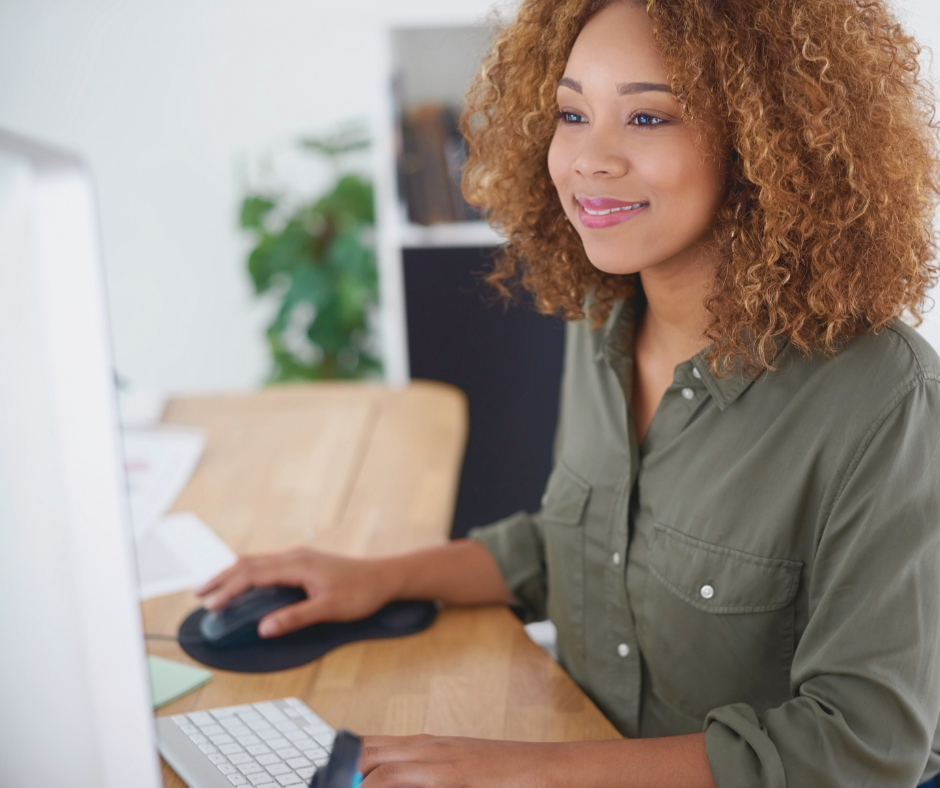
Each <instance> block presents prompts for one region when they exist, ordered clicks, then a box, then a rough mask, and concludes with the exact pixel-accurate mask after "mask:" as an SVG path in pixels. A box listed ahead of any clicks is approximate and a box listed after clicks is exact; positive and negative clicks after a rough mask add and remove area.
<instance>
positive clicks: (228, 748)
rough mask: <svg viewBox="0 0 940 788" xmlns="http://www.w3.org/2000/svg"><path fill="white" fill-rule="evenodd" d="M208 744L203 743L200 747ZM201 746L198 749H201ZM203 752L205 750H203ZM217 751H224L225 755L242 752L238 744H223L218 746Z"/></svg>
mask: <svg viewBox="0 0 940 788" xmlns="http://www.w3.org/2000/svg"><path fill="white" fill-rule="evenodd" d="M207 746H209V745H206V744H203V745H202V747H207ZM202 747H200V748H199V749H200V750H202ZM203 752H205V750H203ZM219 752H221V753H224V754H225V755H232V754H234V753H236V752H244V750H243V749H242V746H241V745H240V744H223V745H222V746H221V747H219Z"/></svg>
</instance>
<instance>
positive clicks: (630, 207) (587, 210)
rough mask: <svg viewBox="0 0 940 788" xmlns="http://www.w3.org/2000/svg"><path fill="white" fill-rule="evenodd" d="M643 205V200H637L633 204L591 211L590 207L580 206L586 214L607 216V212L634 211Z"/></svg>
mask: <svg viewBox="0 0 940 788" xmlns="http://www.w3.org/2000/svg"><path fill="white" fill-rule="evenodd" d="M644 205H646V203H645V202H637V203H634V204H633V205H624V206H621V207H620V208H608V209H607V210H606V211H592V210H591V209H590V208H585V207H584V206H583V205H582V206H581V207H582V208H584V212H585V213H586V214H587V215H588V216H607V214H609V213H616V212H617V211H635V210H636V209H637V208H642V207H643V206H644Z"/></svg>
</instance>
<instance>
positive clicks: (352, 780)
mask: <svg viewBox="0 0 940 788" xmlns="http://www.w3.org/2000/svg"><path fill="white" fill-rule="evenodd" d="M360 749H361V741H360V739H359V737H358V736H356V734H354V733H350V732H349V731H339V732H338V733H337V734H336V741H334V742H333V752H331V753H330V760H329V762H328V763H327V764H326V766H323V767H322V768H320V769H317V772H316V774H314V775H313V779H312V780H311V781H310V788H359V784H360V782H362V775H361V774H360V773H359V751H360Z"/></svg>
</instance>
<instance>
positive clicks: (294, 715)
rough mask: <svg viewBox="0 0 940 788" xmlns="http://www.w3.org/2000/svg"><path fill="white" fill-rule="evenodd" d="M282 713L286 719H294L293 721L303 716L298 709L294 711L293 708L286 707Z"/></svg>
mask: <svg viewBox="0 0 940 788" xmlns="http://www.w3.org/2000/svg"><path fill="white" fill-rule="evenodd" d="M284 713H285V714H286V715H287V716H288V717H291V718H295V719H296V718H297V717H301V716H303V715H302V714H301V713H300V709H295V708H294V707H293V706H288V707H287V708H285V709H284Z"/></svg>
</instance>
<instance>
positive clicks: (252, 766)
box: [238, 761, 264, 777]
mask: <svg viewBox="0 0 940 788" xmlns="http://www.w3.org/2000/svg"><path fill="white" fill-rule="evenodd" d="M238 771H240V772H241V773H242V774H244V775H245V776H246V777H247V776H248V775H249V774H257V773H258V772H261V771H264V769H263V768H262V767H261V766H260V765H259V764H257V763H255V762H254V761H252V762H251V763H246V764H243V765H242V766H239V767H238Z"/></svg>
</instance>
